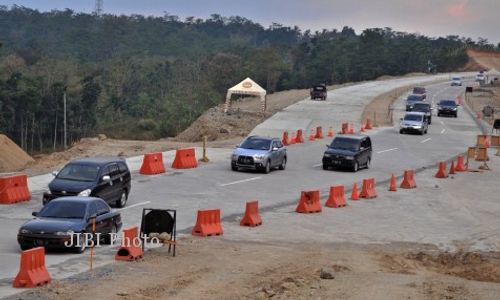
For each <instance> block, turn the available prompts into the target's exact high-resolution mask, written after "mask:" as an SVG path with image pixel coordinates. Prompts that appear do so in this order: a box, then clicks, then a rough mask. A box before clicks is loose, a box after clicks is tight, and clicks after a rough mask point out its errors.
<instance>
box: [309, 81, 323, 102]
mask: <svg viewBox="0 0 500 300" xmlns="http://www.w3.org/2000/svg"><path fill="white" fill-rule="evenodd" d="M309 94H310V95H311V100H314V99H321V100H323V101H324V100H326V95H327V88H326V84H317V85H315V86H313V87H312V88H311V90H310V92H309Z"/></svg>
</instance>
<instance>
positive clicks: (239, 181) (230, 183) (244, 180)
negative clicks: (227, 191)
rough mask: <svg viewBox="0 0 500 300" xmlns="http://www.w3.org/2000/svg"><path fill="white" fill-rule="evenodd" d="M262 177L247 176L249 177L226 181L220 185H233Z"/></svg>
mask: <svg viewBox="0 0 500 300" xmlns="http://www.w3.org/2000/svg"><path fill="white" fill-rule="evenodd" d="M261 178H262V177H252V178H247V179H243V180H238V181H233V182H229V183H224V184H221V185H220V186H228V185H232V184H238V183H243V182H248V181H253V180H258V179H261Z"/></svg>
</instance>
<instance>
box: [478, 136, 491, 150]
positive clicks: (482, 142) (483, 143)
mask: <svg viewBox="0 0 500 300" xmlns="http://www.w3.org/2000/svg"><path fill="white" fill-rule="evenodd" d="M488 144H489V139H488V136H487V135H484V134H478V135H477V143H476V145H477V146H479V147H486V148H489V145H488Z"/></svg>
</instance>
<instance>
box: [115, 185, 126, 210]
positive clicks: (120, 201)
mask: <svg viewBox="0 0 500 300" xmlns="http://www.w3.org/2000/svg"><path fill="white" fill-rule="evenodd" d="M127 200H128V193H127V190H126V189H123V190H122V193H121V195H120V199H118V200H116V207H118V208H122V207H125V205H127Z"/></svg>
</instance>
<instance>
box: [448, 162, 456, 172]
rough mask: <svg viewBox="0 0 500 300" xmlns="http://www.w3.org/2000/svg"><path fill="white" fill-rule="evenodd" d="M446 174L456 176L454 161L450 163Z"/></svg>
mask: <svg viewBox="0 0 500 300" xmlns="http://www.w3.org/2000/svg"><path fill="white" fill-rule="evenodd" d="M448 174H456V173H455V162H454V161H451V165H450V170H449V171H448Z"/></svg>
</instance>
